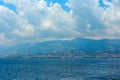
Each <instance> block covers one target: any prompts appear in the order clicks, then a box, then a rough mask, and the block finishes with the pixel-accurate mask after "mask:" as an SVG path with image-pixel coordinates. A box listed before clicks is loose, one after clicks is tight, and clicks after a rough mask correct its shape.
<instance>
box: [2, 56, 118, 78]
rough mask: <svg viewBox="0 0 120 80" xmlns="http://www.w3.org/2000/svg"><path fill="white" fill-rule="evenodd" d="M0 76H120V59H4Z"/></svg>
mask: <svg viewBox="0 0 120 80" xmlns="http://www.w3.org/2000/svg"><path fill="white" fill-rule="evenodd" d="M0 80H120V59H95V58H83V59H0Z"/></svg>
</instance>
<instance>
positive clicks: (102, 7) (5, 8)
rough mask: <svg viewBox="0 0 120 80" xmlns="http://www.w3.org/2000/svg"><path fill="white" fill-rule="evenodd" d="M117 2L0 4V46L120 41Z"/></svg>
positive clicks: (14, 0)
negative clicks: (52, 42) (78, 39)
mask: <svg viewBox="0 0 120 80" xmlns="http://www.w3.org/2000/svg"><path fill="white" fill-rule="evenodd" d="M119 3H120V0H0V44H2V45H3V44H7V45H8V44H18V43H26V42H39V41H48V40H69V39H73V38H78V37H83V38H91V39H120V5H119Z"/></svg>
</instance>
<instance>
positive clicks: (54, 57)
mask: <svg viewBox="0 0 120 80" xmlns="http://www.w3.org/2000/svg"><path fill="white" fill-rule="evenodd" d="M0 58H36V59H37V58H38V59H45V58H46V59H56V58H59V59H67V58H76V59H79V58H120V57H119V56H118V57H93V56H92V57H69V56H64V57H59V56H7V57H0Z"/></svg>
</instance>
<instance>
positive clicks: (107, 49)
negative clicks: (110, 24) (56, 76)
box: [0, 38, 120, 56]
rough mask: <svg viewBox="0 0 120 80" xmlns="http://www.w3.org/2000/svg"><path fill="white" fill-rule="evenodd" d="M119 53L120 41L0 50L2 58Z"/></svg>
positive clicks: (64, 42) (49, 43) (80, 41)
mask: <svg viewBox="0 0 120 80" xmlns="http://www.w3.org/2000/svg"><path fill="white" fill-rule="evenodd" d="M119 53H120V39H102V40H93V39H87V38H75V39H72V40H53V41H44V42H36V43H24V44H17V45H13V46H9V47H6V48H4V49H2V50H1V49H0V55H1V56H71V55H72V56H98V55H105V54H108V55H119Z"/></svg>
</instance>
